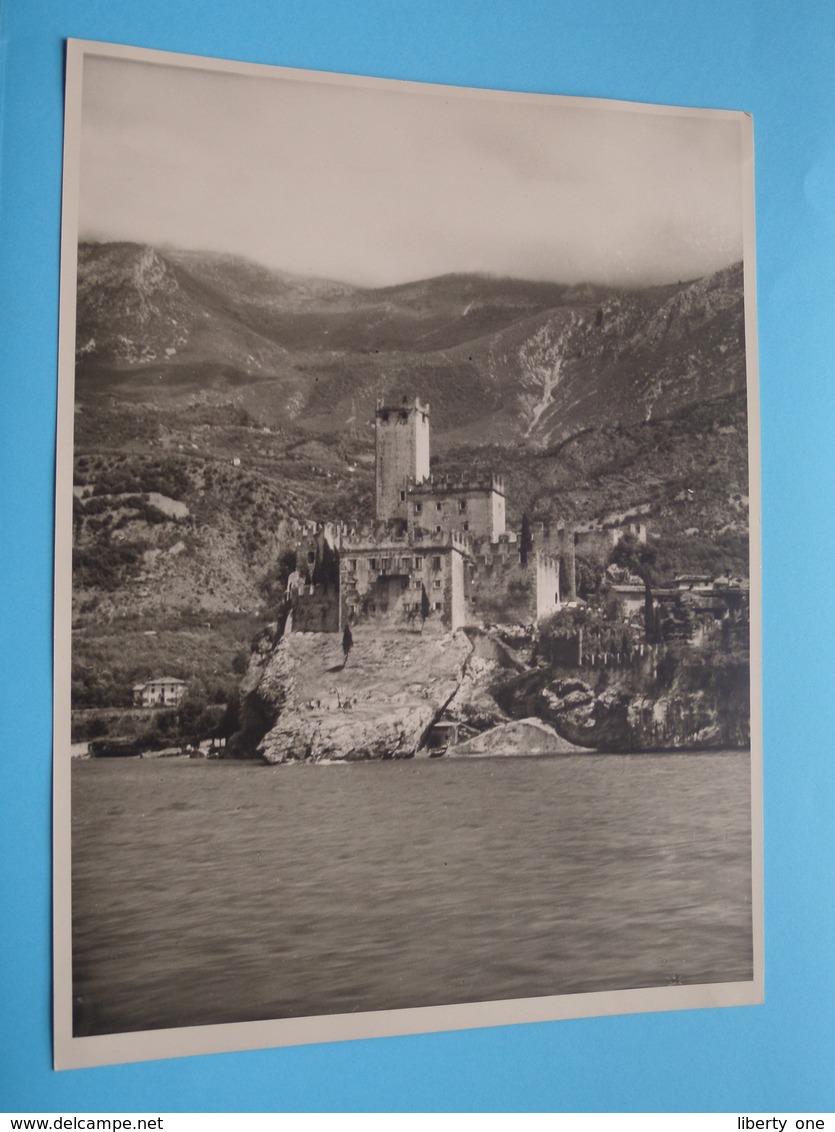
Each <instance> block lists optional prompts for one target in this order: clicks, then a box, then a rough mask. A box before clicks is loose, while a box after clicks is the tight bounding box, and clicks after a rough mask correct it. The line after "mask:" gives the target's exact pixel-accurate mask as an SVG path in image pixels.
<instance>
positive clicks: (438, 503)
mask: <svg viewBox="0 0 835 1132" xmlns="http://www.w3.org/2000/svg"><path fill="white" fill-rule="evenodd" d="M443 509H444V505H443V503H441V501H440V500H438V502H437V503H436V504H435V510H436V511H443Z"/></svg>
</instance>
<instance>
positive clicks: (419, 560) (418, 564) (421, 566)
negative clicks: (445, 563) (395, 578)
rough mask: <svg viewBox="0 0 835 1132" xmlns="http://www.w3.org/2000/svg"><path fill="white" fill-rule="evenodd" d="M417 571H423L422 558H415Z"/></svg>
mask: <svg viewBox="0 0 835 1132" xmlns="http://www.w3.org/2000/svg"><path fill="white" fill-rule="evenodd" d="M415 569H416V570H422V569H423V559H422V558H420V557H418V558H415Z"/></svg>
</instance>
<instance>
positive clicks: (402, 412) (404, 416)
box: [400, 409, 409, 424]
mask: <svg viewBox="0 0 835 1132" xmlns="http://www.w3.org/2000/svg"><path fill="white" fill-rule="evenodd" d="M400 419H401V421H403V422H404V424H405V422H406V421H408V419H409V414H408V413H407V412H406V410H405V409H401V410H400Z"/></svg>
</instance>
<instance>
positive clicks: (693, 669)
mask: <svg viewBox="0 0 835 1132" xmlns="http://www.w3.org/2000/svg"><path fill="white" fill-rule="evenodd" d="M749 685H750V665H749V661H748V657H747V655H742V654H740V655H728V656H716V655H706V654H704V653H699V652H698V651H697V650H695V649H688V648H682V649H671V650H669V651H667V652H663V653H661V654H658V653H651V652H647V653H646V654H645V655H644V657H642V658H641V659H640V660H639V661H638V662H636V663H634V664H624V665H621V666H612V667H607V666H603V667H599V668H596V669H594V668H585V669H576V670H573V669H571V670H569V669H558V668H550V667H539V668H535V669H532V670H528V671H526V672H524V673H521V674H518V675H515V676H513V677H510V678H506V679H504V681H500V682H496V683H494V685H493V689H492V690H493V693H494V695H495V697H496V699H497V701H498V703H499V704H500V705H501V707H502V708H503V709H504V710H505V711H506V712H507V714H508V715H510V716H512V717H514V718H516V719H521V718H524V717H527V716H536V717H537V718H539V719H540V720H542V721H543V722H545V723H547V724H549V725H550V726H551V727H553V728H554V730H555V731H556V732H557V733H558V734H559V735H560V736H562V737H563V738H564V739H566V740H567V741H568V742H571V743H576V744H579V745H581V746H583V747H587V748H590V749H593V750H603V751H652V750H696V749H705V748H708V749H720V748H726V747H746V746H748V745H749V744H750V741H751V735H750V688H749Z"/></svg>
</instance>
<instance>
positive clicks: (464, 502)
mask: <svg viewBox="0 0 835 1132" xmlns="http://www.w3.org/2000/svg"><path fill="white" fill-rule="evenodd" d="M458 510H459V511H466V510H467V500H466V499H459V500H458Z"/></svg>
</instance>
